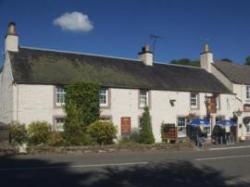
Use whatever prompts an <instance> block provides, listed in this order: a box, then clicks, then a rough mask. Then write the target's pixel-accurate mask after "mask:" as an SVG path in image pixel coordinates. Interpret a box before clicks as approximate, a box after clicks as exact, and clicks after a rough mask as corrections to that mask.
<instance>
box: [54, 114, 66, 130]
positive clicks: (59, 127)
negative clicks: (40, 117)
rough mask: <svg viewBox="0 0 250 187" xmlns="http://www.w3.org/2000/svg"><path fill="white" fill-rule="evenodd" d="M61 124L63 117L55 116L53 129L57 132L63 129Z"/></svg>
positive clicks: (62, 123)
mask: <svg viewBox="0 0 250 187" xmlns="http://www.w3.org/2000/svg"><path fill="white" fill-rule="evenodd" d="M63 125H64V118H63V117H58V118H55V125H54V130H55V131H58V132H62V131H64V128H63Z"/></svg>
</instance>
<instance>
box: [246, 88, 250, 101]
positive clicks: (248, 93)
mask: <svg viewBox="0 0 250 187" xmlns="http://www.w3.org/2000/svg"><path fill="white" fill-rule="evenodd" d="M246 99H248V100H249V99H250V85H247V86H246Z"/></svg>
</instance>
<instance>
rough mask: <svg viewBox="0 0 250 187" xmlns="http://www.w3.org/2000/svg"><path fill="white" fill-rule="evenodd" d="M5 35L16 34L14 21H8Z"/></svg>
mask: <svg viewBox="0 0 250 187" xmlns="http://www.w3.org/2000/svg"><path fill="white" fill-rule="evenodd" d="M7 35H16V24H15V23H14V22H10V23H9V25H8V31H7Z"/></svg>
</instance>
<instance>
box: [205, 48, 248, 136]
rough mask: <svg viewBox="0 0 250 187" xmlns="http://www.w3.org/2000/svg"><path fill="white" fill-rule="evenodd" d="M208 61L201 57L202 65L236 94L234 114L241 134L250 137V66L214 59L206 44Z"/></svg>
mask: <svg viewBox="0 0 250 187" xmlns="http://www.w3.org/2000/svg"><path fill="white" fill-rule="evenodd" d="M205 51H206V52H205V53H204V54H203V56H207V59H208V61H206V60H203V59H202V58H201V67H202V68H203V69H205V70H207V71H208V72H210V73H212V74H213V75H215V77H216V78H217V79H219V80H220V81H221V82H222V83H223V84H224V85H225V86H226V87H227V88H228V89H229V90H230V91H231V92H233V94H235V101H236V102H235V105H234V111H235V112H234V114H235V115H237V116H238V124H239V136H242V138H244V137H245V136H246V137H247V138H250V66H248V65H242V64H237V63H233V62H228V61H214V59H213V54H212V52H211V51H209V49H208V46H206V50H205Z"/></svg>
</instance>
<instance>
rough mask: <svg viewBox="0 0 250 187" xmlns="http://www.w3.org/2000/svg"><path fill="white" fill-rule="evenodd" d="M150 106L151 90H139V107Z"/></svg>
mask: <svg viewBox="0 0 250 187" xmlns="http://www.w3.org/2000/svg"><path fill="white" fill-rule="evenodd" d="M146 106H149V92H148V90H140V91H139V108H144V107H146Z"/></svg>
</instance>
